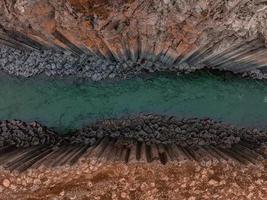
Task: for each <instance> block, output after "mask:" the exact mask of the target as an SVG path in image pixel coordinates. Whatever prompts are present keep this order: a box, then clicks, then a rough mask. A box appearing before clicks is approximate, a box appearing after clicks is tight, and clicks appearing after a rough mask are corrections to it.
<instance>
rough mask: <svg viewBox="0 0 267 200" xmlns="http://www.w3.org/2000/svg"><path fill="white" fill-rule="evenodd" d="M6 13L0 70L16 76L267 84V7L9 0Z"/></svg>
mask: <svg viewBox="0 0 267 200" xmlns="http://www.w3.org/2000/svg"><path fill="white" fill-rule="evenodd" d="M0 8H1V9H0V24H1V32H0V33H1V34H0V41H1V43H2V44H4V46H2V47H1V53H0V54H1V58H0V59H1V63H2V64H0V68H1V69H2V70H4V71H7V72H9V73H12V74H16V75H24V76H31V75H34V74H38V73H42V72H45V73H46V74H48V75H51V74H52V75H54V74H57V75H66V74H75V75H78V76H86V77H91V78H93V79H94V80H100V79H103V78H113V77H116V76H120V77H123V76H125V75H128V74H137V73H140V72H141V71H143V70H145V71H150V72H153V71H166V70H167V71H175V72H190V71H194V70H196V69H199V68H203V67H211V68H218V69H221V70H230V71H233V72H236V73H242V74H244V75H252V76H254V77H257V78H266V77H267V50H266V45H265V44H266V38H267V21H266V20H267V2H266V1H262V0H250V1H247V0H243V1H242V0H231V1H230V0H229V1H220V0H218V1H214V0H200V1H197V0H189V1H188V0H187V1H185V0H176V1H174V0H142V1H141V0H68V1H67V0H66V1H65V0H12V1H7V0H2V1H1V2H0ZM14 48H15V49H14ZM26 49H27V50H26ZM25 50H26V51H25ZM12 60H13V61H12ZM14 60H16V61H14ZM26 66H28V67H27V69H26Z"/></svg>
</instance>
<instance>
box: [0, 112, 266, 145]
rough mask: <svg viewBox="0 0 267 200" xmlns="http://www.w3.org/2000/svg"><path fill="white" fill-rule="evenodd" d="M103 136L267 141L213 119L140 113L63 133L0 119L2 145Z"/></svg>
mask: <svg viewBox="0 0 267 200" xmlns="http://www.w3.org/2000/svg"><path fill="white" fill-rule="evenodd" d="M103 137H111V138H123V139H124V140H129V142H131V141H136V140H137V141H139V142H144V143H146V144H153V143H155V144H172V143H176V144H179V145H181V146H191V147H192V146H205V145H214V146H218V147H223V148H230V147H231V146H232V145H234V144H237V143H239V142H240V141H245V142H248V143H250V144H251V145H253V146H254V147H260V146H261V145H262V144H267V132H266V131H265V130H258V129H246V128H237V127H234V126H232V125H227V124H223V123H220V122H216V121H213V120H211V119H197V118H191V119H176V118H175V117H170V116H161V115H153V114H140V115H137V116H131V117H128V118H120V119H110V120H104V121H99V122H96V123H93V124H91V125H89V126H88V127H85V128H83V129H80V130H77V131H73V132H72V133H69V134H65V135H62V134H61V135H60V134H58V133H56V132H54V131H52V130H49V129H48V128H47V127H44V126H42V125H40V124H38V123H37V122H33V123H31V124H27V123H24V122H22V121H19V120H12V121H7V120H6V121H0V147H1V146H2V147H3V146H6V145H16V146H17V147H29V146H36V145H60V144H73V145H76V144H79V145H94V144H95V143H96V142H97V141H98V139H100V138H103Z"/></svg>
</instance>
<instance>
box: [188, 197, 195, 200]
mask: <svg viewBox="0 0 267 200" xmlns="http://www.w3.org/2000/svg"><path fill="white" fill-rule="evenodd" d="M188 200H196V197H189V198H188Z"/></svg>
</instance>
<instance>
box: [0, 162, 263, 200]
mask: <svg viewBox="0 0 267 200" xmlns="http://www.w3.org/2000/svg"><path fill="white" fill-rule="evenodd" d="M266 166H267V165H266V163H265V166H264V165H262V166H246V167H245V166H239V165H232V164H226V163H220V164H215V163H210V162H207V163H206V164H205V165H204V164H203V165H200V164H197V163H195V162H185V163H180V164H179V163H169V164H167V165H161V164H159V163H152V164H146V163H142V164H140V163H139V164H137V163H132V164H129V165H125V164H123V163H116V164H105V165H102V164H101V163H96V162H95V161H94V160H91V161H90V162H84V163H82V162H81V163H79V164H77V165H75V166H73V167H60V168H57V169H53V170H50V169H45V168H40V169H38V170H28V171H27V172H25V173H22V174H16V173H15V172H13V173H9V172H7V171H3V170H1V173H0V191H1V193H0V199H2V200H11V199H32V200H33V199H36V200H37V199H38V200H39V199H44V200H47V199H51V200H56V199H73V200H74V199H90V200H92V199H103V200H108V199H114V200H115V199H120V200H122V199H133V200H135V199H144V200H149V199H151V200H154V199H158V200H162V199H166V200H167V199H168V200H169V199H173V200H177V199H188V200H198V199H222V200H223V199H231V200H233V199H239V200H241V199H242V200H243V199H244V200H245V199H254V200H261V199H262V200H264V199H266V197H267V185H266V179H267V173H266Z"/></svg>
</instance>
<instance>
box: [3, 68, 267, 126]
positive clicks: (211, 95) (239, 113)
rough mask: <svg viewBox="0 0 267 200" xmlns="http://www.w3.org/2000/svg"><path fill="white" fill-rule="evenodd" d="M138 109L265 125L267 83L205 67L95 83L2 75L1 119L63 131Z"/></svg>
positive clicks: (235, 123)
mask: <svg viewBox="0 0 267 200" xmlns="http://www.w3.org/2000/svg"><path fill="white" fill-rule="evenodd" d="M139 112H149V113H157V114H171V115H175V116H177V117H179V118H182V117H210V118H213V119H215V120H219V121H223V122H227V123H232V124H234V125H238V126H244V127H261V128H262V127H263V128H266V127H267V83H266V82H263V81H256V80H245V79H240V78H227V79H225V78H223V77H222V76H217V75H213V74H204V73H201V74H190V75H182V76H175V75H166V74H161V75H154V76H151V77H146V78H144V77H139V78H133V79H129V80H121V81H115V82H111V81H104V82H97V83H95V82H90V81H81V80H74V79H68V80H67V79H64V80H59V79H57V80H55V79H53V78H44V77H38V78H36V77H34V78H29V79H20V78H15V77H10V76H6V75H5V76H4V75H2V76H1V78H0V119H21V120H24V121H27V122H30V121H33V120H37V121H39V122H41V123H42V124H44V125H46V126H48V127H51V128H55V129H56V130H60V131H66V130H68V129H74V128H80V127H82V126H84V125H86V124H88V123H90V122H93V121H96V120H101V119H105V118H114V117H120V116H125V115H129V114H136V113H139Z"/></svg>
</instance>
